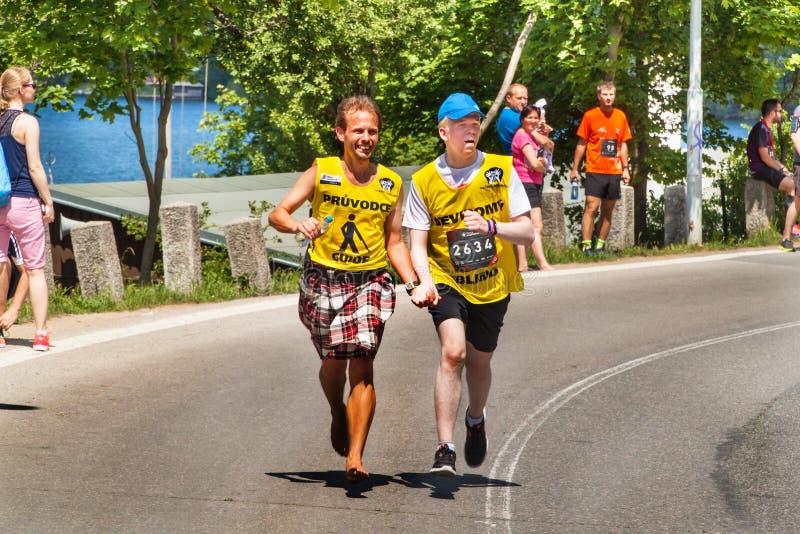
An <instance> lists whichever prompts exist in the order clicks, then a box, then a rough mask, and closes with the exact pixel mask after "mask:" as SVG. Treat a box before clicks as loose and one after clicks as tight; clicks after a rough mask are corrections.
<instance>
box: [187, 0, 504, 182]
mask: <svg viewBox="0 0 800 534" xmlns="http://www.w3.org/2000/svg"><path fill="white" fill-rule="evenodd" d="M517 14H518V7H517V6H514V5H512V4H510V3H507V2H501V1H499V0H491V1H483V2H467V1H463V0H445V1H442V2H420V1H419V0H394V1H391V2H390V1H388V0H365V1H363V2H342V1H339V2H335V7H334V8H329V7H328V6H326V5H325V4H324V3H319V2H311V1H307V0H289V1H287V2H280V3H276V4H273V5H264V4H263V3H262V2H255V1H247V0H242V1H239V2H232V3H231V5H230V9H229V10H226V11H225V13H224V20H225V23H224V24H221V25H220V26H219V33H218V37H219V39H218V42H219V43H220V45H221V48H220V51H219V58H220V62H221V63H222V64H223V65H225V66H226V67H227V68H228V69H229V70H230V71H231V72H233V73H234V74H235V76H236V78H237V80H238V81H239V82H240V83H241V84H242V87H243V88H244V91H245V93H246V94H247V95H248V97H247V105H246V106H245V105H241V106H239V107H238V108H236V109H234V108H233V107H231V108H226V109H225V110H223V112H222V113H221V114H220V115H224V117H223V116H220V117H219V118H214V119H210V121H209V122H210V124H223V123H226V122H227V123H230V124H231V125H233V133H232V140H233V141H234V142H233V143H232V145H233V148H234V150H233V151H232V152H231V155H230V168H232V169H239V170H243V171H244V172H246V173H256V172H266V171H269V172H280V171H296V170H301V169H305V168H307V167H308V166H309V165H310V164H311V162H312V161H313V159H314V158H315V157H317V156H319V155H321V154H335V153H338V152H339V146H338V142H337V141H336V140H335V137H334V135H333V132H332V125H333V122H334V117H335V112H336V106H337V104H338V102H339V101H340V100H341V99H342V98H343V97H346V96H349V95H352V94H355V93H363V94H369V95H371V96H373V97H374V98H375V99H376V101H377V102H378V103H379V105H380V106H381V109H382V112H383V115H384V128H383V131H382V140H381V146H380V147H379V149H378V153H377V154H376V157H377V159H378V160H380V161H381V162H383V163H386V164H389V165H401V164H418V163H422V162H424V161H426V160H430V159H432V158H433V157H435V156H436V154H437V152H438V151H440V150H441V146H440V145H439V142H438V137H437V135H436V121H435V113H436V109H437V108H438V106H439V104H440V103H441V101H442V100H443V98H444V97H445V96H446V95H447V94H448V93H450V92H452V91H455V90H461V91H467V92H470V93H472V94H473V95H474V96H475V98H476V99H477V100H478V101H479V102H483V103H484V104H488V102H490V101H491V99H492V98H493V97H494V92H495V91H496V83H497V82H496V80H498V79H501V78H502V73H503V70H504V69H505V62H506V60H507V57H508V56H507V54H508V53H509V51H510V49H511V47H512V45H513V42H514V40H515V35H514V32H513V31H498V29H497V25H496V24H495V21H497V20H508V21H512V20H514V17H515V16H517ZM512 26H513V25H512V24H509V28H510V27H512ZM476 67H477V70H476ZM476 72H479V73H480V75H476ZM233 113H238V114H239V115H240V118H236V117H234V116H233ZM242 125H244V128H245V131H246V132H247V133H248V134H249V135H250V137H248V136H247V135H244V133H243V131H242V130H239V128H240V126H242ZM490 137H491V136H490ZM216 147H217V148H221V147H225V148H230V147H231V144H230V143H228V140H227V139H226V140H223V141H221V142H220V143H219V144H218V145H216ZM197 155H198V156H202V157H210V158H216V157H218V156H217V155H216V154H213V153H212V150H209V149H204V150H202V151H199V152H198V153H197ZM221 157H222V158H223V160H224V159H225V158H227V157H228V156H227V153H221ZM210 161H212V160H210ZM225 164H226V165H227V163H225ZM262 165H263V166H262Z"/></svg>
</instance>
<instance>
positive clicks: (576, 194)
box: [570, 180, 578, 200]
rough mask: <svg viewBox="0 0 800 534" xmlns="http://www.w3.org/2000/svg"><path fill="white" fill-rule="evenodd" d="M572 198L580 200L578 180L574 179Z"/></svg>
mask: <svg viewBox="0 0 800 534" xmlns="http://www.w3.org/2000/svg"><path fill="white" fill-rule="evenodd" d="M570 198H571V199H572V200H578V180H573V181H572V194H571V195H570Z"/></svg>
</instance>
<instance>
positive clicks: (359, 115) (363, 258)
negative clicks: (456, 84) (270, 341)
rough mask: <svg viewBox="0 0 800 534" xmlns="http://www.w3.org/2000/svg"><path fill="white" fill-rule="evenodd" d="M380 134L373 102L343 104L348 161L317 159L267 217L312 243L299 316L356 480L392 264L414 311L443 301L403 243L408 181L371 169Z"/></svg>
mask: <svg viewBox="0 0 800 534" xmlns="http://www.w3.org/2000/svg"><path fill="white" fill-rule="evenodd" d="M380 127H381V115H380V111H379V109H378V106H377V105H376V104H375V102H374V101H373V100H372V99H371V98H369V97H366V96H354V97H349V98H346V99H344V100H343V101H342V102H341V103H340V104H339V107H338V110H337V116H336V128H335V130H336V137H337V138H338V139H339V141H341V143H342V144H343V145H344V155H343V156H342V157H341V158H338V157H329V158H318V159H317V160H316V161H315V162H314V165H313V166H312V167H311V168H310V169H308V170H307V171H305V172H304V173H303V174H302V175H301V176H300V177H299V178H298V180H297V182H296V183H295V184H294V186H292V188H291V189H290V190H289V192H288V193H287V194H286V196H285V197H284V198H283V200H281V201H280V203H279V204H278V205H277V206H276V207H275V209H274V210H273V211H272V212H271V213H270V214H269V223H270V225H272V226H273V227H274V228H275V229H276V230H278V231H280V232H287V233H292V234H298V233H299V234H302V236H304V237H305V238H306V239H308V240H309V241H310V245H309V250H308V253H307V255H306V257H305V261H304V271H303V274H302V276H301V278H300V299H299V313H300V319H301V321H302V322H303V324H304V325H305V326H306V328H308V330H309V331H310V332H311V340H312V341H313V343H314V346H315V348H316V349H317V352H318V354H319V357H320V359H321V360H322V364H321V367H320V371H319V380H320V384H321V385H322V390H323V392H324V393H325V397H326V399H327V400H328V403H329V404H330V408H331V444H332V445H333V448H334V450H336V452H338V453H339V454H340V455H342V456H346V457H347V460H346V463H345V473H346V477H347V480H348V481H350V482H358V481H360V480H363V479H365V478H367V476H368V473H367V471H366V469H364V467H363V465H362V454H363V449H364V444H365V443H366V440H367V434H368V433H369V428H370V425H371V423H372V417H373V415H374V414H375V402H376V397H375V388H374V385H373V360H374V358H375V355H376V353H377V351H378V347H379V346H380V343H381V338H382V336H383V329H384V324H385V322H386V321H387V320H388V319H389V317H390V316H391V315H392V313H393V312H394V306H395V291H394V283H393V280H392V277H391V275H390V274H389V273H388V272H387V271H386V267H387V264H386V260H387V258H388V260H389V261H391V263H392V265H393V266H394V268H395V270H396V271H397V273H398V275H399V276H400V277H401V278H402V279H403V282H404V283H405V284H406V291H407V292H408V293H409V295H410V296H411V298H412V301H413V302H414V304H416V305H418V306H425V305H426V304H428V303H429V302H431V301H432V299H433V297H434V295H435V293H434V292H433V290H426V289H425V288H420V287H418V286H419V282H418V278H417V276H416V274H415V273H414V269H413V267H412V265H411V258H410V256H409V253H408V249H407V248H406V246H405V244H404V243H403V239H402V236H401V224H400V223H401V213H402V201H403V193H402V181H401V178H400V176H399V175H398V174H396V173H395V172H393V171H391V170H389V169H388V168H386V167H384V166H382V165H378V164H376V163H373V162H372V161H371V158H372V154H373V152H374V151H375V148H376V146H377V144H378V134H379V130H380ZM306 201H310V202H311V215H310V216H309V217H307V218H306V219H305V220H303V221H297V220H295V219H294V218H292V216H291V214H292V213H294V212H295V211H296V210H297V209H298V208H300V207H301V206H302V205H303V204H304V203H305V202H306ZM326 217H330V218H331V219H332V222H330V223H329V224H328V225H327V227H325V226H323V225H322V224H321V221H323V220H324V219H326ZM329 220H330V219H329ZM355 236H358V238H359V239H355V238H354V237H355ZM426 291H427V292H426ZM348 363H349V370H348ZM348 375H349V377H350V395H349V396H348V398H347V403H346V404H345V403H343V395H344V386H345V383H346V381H347V377H348Z"/></svg>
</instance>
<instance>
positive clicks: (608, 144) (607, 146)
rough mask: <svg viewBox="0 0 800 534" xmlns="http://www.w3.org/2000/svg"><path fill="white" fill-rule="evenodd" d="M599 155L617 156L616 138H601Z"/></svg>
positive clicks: (606, 156)
mask: <svg viewBox="0 0 800 534" xmlns="http://www.w3.org/2000/svg"><path fill="white" fill-rule="evenodd" d="M601 141H602V142H601V144H600V155H601V156H603V157H604V158H616V157H617V140H616V139H601Z"/></svg>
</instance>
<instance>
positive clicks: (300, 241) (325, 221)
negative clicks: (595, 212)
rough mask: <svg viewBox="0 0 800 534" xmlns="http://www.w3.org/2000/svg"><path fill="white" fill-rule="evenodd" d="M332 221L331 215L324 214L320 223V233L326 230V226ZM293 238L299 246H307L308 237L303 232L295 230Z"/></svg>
mask: <svg viewBox="0 0 800 534" xmlns="http://www.w3.org/2000/svg"><path fill="white" fill-rule="evenodd" d="M332 222H333V217H331V216H330V215H326V216H325V218H324V219H322V224H321V225H320V233H321V234H324V233H325V232H327V231H328V227H329V226H330V225H331V223H332ZM294 238H295V240H297V244H298V245H300V247H301V248H306V247H307V246H308V242H309V239H308V238H307V237H306V236H305V235H304V234H303V232H297V233H296V234H295V235H294Z"/></svg>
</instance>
